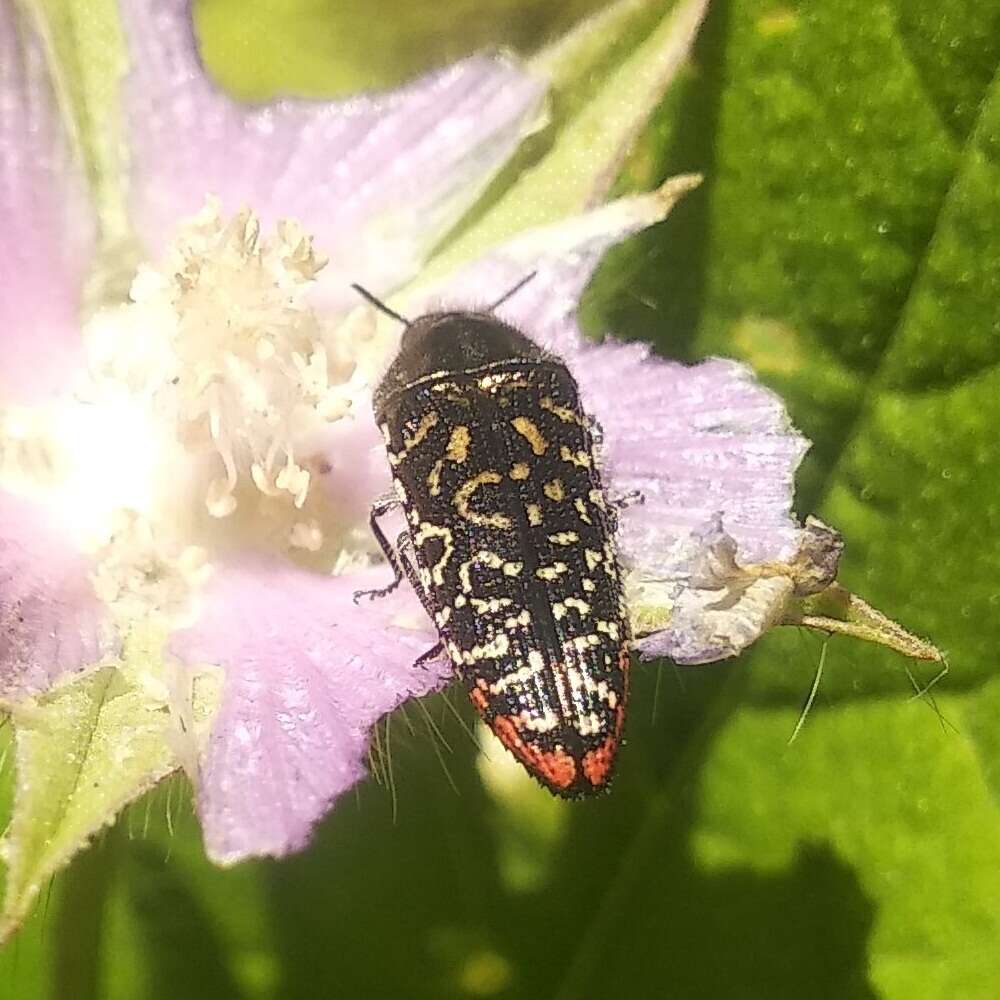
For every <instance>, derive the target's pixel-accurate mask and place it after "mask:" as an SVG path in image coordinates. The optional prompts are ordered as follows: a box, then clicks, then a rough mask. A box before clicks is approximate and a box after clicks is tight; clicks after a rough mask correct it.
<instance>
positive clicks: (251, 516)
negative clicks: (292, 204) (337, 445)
mask: <svg viewBox="0 0 1000 1000" xmlns="http://www.w3.org/2000/svg"><path fill="white" fill-rule="evenodd" d="M325 263H326V262H325V260H324V259H323V258H321V257H320V256H318V255H317V253H316V252H315V250H314V248H313V245H312V240H311V238H310V237H309V236H307V235H306V234H305V233H304V232H303V230H302V229H301V227H300V226H299V225H298V224H297V223H295V222H291V221H287V220H286V221H281V222H279V223H278V224H277V226H276V227H275V230H274V232H273V234H270V235H266V236H265V235H262V234H261V227H260V223H259V221H258V219H257V218H256V216H254V214H253V213H252V212H250V211H249V210H244V211H242V212H240V213H239V214H238V215H236V216H235V217H233V218H231V219H228V220H226V219H223V218H222V217H221V216H220V213H219V206H218V203H217V202H216V201H215V200H214V199H210V200H209V201H208V203H207V204H206V207H205V208H204V209H203V210H202V211H201V212H200V213H199V214H198V215H197V216H195V217H194V218H193V219H191V220H189V221H187V222H186V223H184V224H182V226H181V227H180V228H179V230H178V235H177V237H176V239H175V241H174V242H173V244H172V245H171V246H170V247H169V249H168V251H167V253H166V255H165V258H164V261H163V263H162V264H161V265H160V266H158V267H153V266H150V265H142V266H140V268H139V269H138V272H137V274H136V277H135V279H134V280H133V282H132V286H131V290H130V295H129V301H128V302H127V303H125V304H124V305H117V306H109V307H106V308H104V309H102V310H100V311H98V312H97V313H96V314H95V315H94V317H93V318H92V319H91V320H90V321H89V322H88V323H87V325H86V326H85V328H84V331H83V337H84V342H85V345H86V349H87V357H88V370H87V372H85V373H81V376H80V378H79V380H78V383H77V384H76V385H75V386H74V389H73V392H72V394H68V395H67V396H65V397H62V398H59V399H55V400H51V401H49V402H48V403H47V404H45V405H43V406H40V407H37V408H33V409H30V410H29V409H25V408H21V409H17V410H14V409H12V408H11V409H7V410H0V487H3V488H5V489H11V490H14V491H16V492H20V493H29V494H30V495H33V496H36V497H37V498H38V499H39V500H40V501H41V502H45V503H47V504H50V505H52V506H54V508H55V513H56V515H57V517H58V518H59V520H60V521H61V522H62V523H63V524H64V525H65V526H66V527H67V528H68V529H70V531H71V532H72V534H73V536H74V538H75V540H76V541H77V543H78V544H79V545H80V546H81V547H82V548H83V549H84V550H86V551H89V552H91V553H93V554H94V555H95V556H96V558H97V569H96V570H95V573H94V580H95V586H96V589H97V591H98V593H99V594H100V596H101V597H102V598H103V599H105V600H106V601H107V602H108V603H109V604H111V605H112V606H116V607H119V609H120V608H121V607H122V606H123V604H124V603H127V602H128V601H132V602H135V601H138V602H139V603H140V604H144V605H146V606H147V607H153V608H158V609H160V610H164V611H167V612H168V613H170V614H171V615H173V614H175V613H179V609H180V608H181V606H182V605H183V604H184V600H183V595H184V594H185V593H187V592H189V591H191V590H192V589H196V587H197V584H198V583H199V582H200V580H201V579H202V578H203V577H204V573H203V567H204V565H205V562H206V553H207V554H208V558H211V557H212V556H213V555H215V554H218V553H219V552H221V551H224V550H226V549H233V550H237V549H246V548H250V549H257V550H265V551H269V552H271V553H280V554H281V555H282V556H285V557H288V556H291V557H292V558H296V559H298V560H299V561H304V562H307V563H308V562H310V560H311V561H312V562H311V564H313V565H317V566H323V567H324V568H330V567H333V566H334V565H335V564H336V562H337V560H338V558H342V557H343V554H344V552H345V551H348V552H349V553H351V552H353V553H355V554H356V553H357V552H358V550H359V548H364V545H363V544H362V545H360V546H359V543H358V539H359V537H360V535H359V533H358V531H357V529H358V528H359V527H360V522H361V518H360V516H359V514H360V511H359V510H358V509H355V510H352V511H351V512H350V514H347V512H345V511H344V510H338V509H337V507H336V504H335V503H332V502H331V497H330V496H329V495H324V491H323V490H318V489H317V488H316V479H317V476H318V475H320V474H322V473H324V472H326V471H329V468H330V463H329V458H330V448H331V441H333V440H339V441H341V442H342V443H343V441H344V440H345V438H347V437H349V436H350V435H349V434H344V433H343V432H342V433H341V434H340V435H339V437H336V436H335V437H334V438H331V432H332V430H333V428H334V425H336V424H338V423H344V422H345V418H346V422H347V423H348V424H349V425H355V426H357V427H358V428H359V433H360V436H361V437H362V438H364V437H365V431H364V430H363V429H361V428H362V426H363V424H359V423H357V422H356V418H355V417H354V414H355V413H357V414H358V416H359V417H360V421H362V422H364V424H367V422H368V421H369V419H370V418H369V417H368V402H369V399H370V393H369V383H370V379H371V376H372V373H373V372H374V371H376V370H377V368H378V366H379V364H380V363H381V357H382V353H383V350H382V345H381V344H380V342H379V341H378V340H377V339H376V336H375V324H374V322H371V321H370V318H371V314H370V313H369V312H368V311H367V310H365V311H363V312H359V313H358V314H357V315H356V316H354V317H353V318H349V319H348V320H347V321H345V322H341V323H339V324H337V325H334V324H333V323H330V322H327V321H326V320H325V319H324V318H322V317H320V316H319V315H318V314H317V313H316V312H315V310H314V309H313V308H312V307H311V305H310V304H309V302H308V297H309V293H310V292H311V290H312V289H313V287H314V285H315V280H316V276H317V274H318V273H319V272H320V271H321V269H322V268H323V267H324V265H325ZM131 610H133V611H134V610H136V609H134V608H133V609H131Z"/></svg>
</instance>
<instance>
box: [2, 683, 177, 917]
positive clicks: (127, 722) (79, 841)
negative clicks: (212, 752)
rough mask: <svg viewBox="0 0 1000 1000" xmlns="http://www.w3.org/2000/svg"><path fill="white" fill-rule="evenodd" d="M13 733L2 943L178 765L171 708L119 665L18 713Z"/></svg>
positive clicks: (4, 846)
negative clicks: (91, 845) (56, 878)
mask: <svg viewBox="0 0 1000 1000" xmlns="http://www.w3.org/2000/svg"><path fill="white" fill-rule="evenodd" d="M15 725H16V727H17V735H16V741H15V746H16V767H17V793H16V797H15V802H14V811H13V818H12V821H11V824H10V829H9V830H8V832H7V835H6V837H5V838H4V842H3V857H4V860H5V862H6V864H7V886H6V896H5V899H4V907H3V914H2V922H0V936H2V937H7V936H9V935H10V934H11V933H12V932H13V931H14V930H16V929H17V927H18V926H19V925H20V923H21V922H22V921H23V919H24V917H25V916H26V914H27V913H28V912H29V910H30V908H31V906H32V905H33V903H34V901H35V899H36V898H37V896H38V893H39V892H40V891H41V889H42V887H43V886H44V885H45V883H46V882H47V881H48V879H49V878H50V877H51V876H52V875H53V874H54V873H55V872H56V871H58V870H59V869H60V868H61V867H63V865H65V864H66V862H67V861H68V860H69V859H70V858H71V857H72V856H73V855H74V854H75V853H76V852H77V851H78V850H79V849H80V848H81V847H82V846H83V845H84V844H85V843H87V841H88V840H89V839H90V837H92V836H93V834H94V833H96V832H97V831H98V830H100V829H101V828H102V827H103V826H105V825H106V824H107V823H109V822H111V821H113V819H114V817H115V816H116V815H117V814H118V811H119V810H120V809H121V808H122V806H124V805H125V804H126V803H127V802H130V801H131V800H132V799H134V798H135V797H136V796H138V795H140V794H141V793H142V792H144V791H146V790H147V789H149V788H151V787H152V786H153V785H154V784H155V783H156V782H157V781H159V780H160V778H162V777H163V776H164V775H166V774H168V773H169V772H170V771H172V770H173V769H174V767H176V762H175V760H174V756H173V754H172V753H171V751H170V749H169V747H168V745H167V739H166V737H167V732H168V727H169V716H168V713H167V711H166V710H165V708H164V706H163V705H162V704H161V703H157V702H153V701H151V700H150V699H149V698H148V696H147V695H145V693H144V692H142V691H141V690H140V689H138V688H136V687H134V686H131V685H130V684H129V683H128V682H127V681H126V680H125V678H124V677H123V675H122V674H121V673H120V672H119V671H118V670H117V669H116V668H114V667H110V666H109V667H102V668H101V669H99V670H98V671H97V672H96V673H94V674H92V675H91V676H90V677H87V678H86V679H85V680H82V681H78V682H76V683H74V684H71V685H69V686H68V687H65V688H62V689H61V690H59V691H57V692H55V693H53V694H51V695H47V696H46V697H45V698H42V699H39V701H38V703H37V705H30V706H25V707H24V708H23V709H19V710H18V711H17V712H16V714H15Z"/></svg>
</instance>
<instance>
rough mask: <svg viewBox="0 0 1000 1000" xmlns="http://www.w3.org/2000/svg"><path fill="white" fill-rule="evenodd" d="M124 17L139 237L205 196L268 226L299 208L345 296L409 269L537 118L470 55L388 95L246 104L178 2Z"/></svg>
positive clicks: (521, 96)
mask: <svg viewBox="0 0 1000 1000" xmlns="http://www.w3.org/2000/svg"><path fill="white" fill-rule="evenodd" d="M125 14H126V18H125V20H126V25H127V28H128V37H129V41H130V51H131V57H132V71H131V73H130V75H129V77H128V79H127V81H126V105H127V112H128V119H129V128H130V132H131V145H132V156H133V162H132V199H133V216H134V218H133V221H134V224H135V226H136V229H137V230H138V232H139V233H140V234H141V235H142V236H143V237H145V238H146V239H147V240H148V241H149V242H151V243H152V244H153V245H154V248H158V247H160V246H162V244H163V242H164V240H165V238H166V236H167V235H168V234H169V233H170V231H171V230H172V228H173V226H174V225H175V224H176V221H177V219H179V218H184V217H185V216H189V215H191V214H193V213H194V212H196V211H197V210H198V209H199V208H200V207H201V205H202V203H203V201H204V198H205V195H206V193H207V192H211V193H214V194H216V195H218V196H219V197H220V198H221V200H222V204H223V208H224V209H225V210H226V211H230V212H232V211H235V210H237V209H239V208H240V207H241V206H242V205H243V204H249V205H251V206H252V207H253V209H254V211H255V212H257V214H258V215H259V216H260V217H261V219H262V221H263V223H264V225H265V226H270V225H272V224H273V223H274V222H275V221H277V219H279V218H288V217H291V218H297V219H299V220H300V221H302V222H304V223H306V224H307V225H308V227H309V230H310V232H311V233H312V234H313V235H314V236H315V237H316V244H317V246H318V247H319V248H320V249H321V250H322V252H323V253H324V254H327V255H328V256H330V258H331V261H332V263H333V265H334V266H333V267H331V268H329V269H328V271H327V272H326V273H327V274H331V275H337V276H338V279H337V280H338V281H339V282H340V283H341V285H342V290H341V289H340V288H338V289H337V292H339V293H340V294H342V295H343V296H344V298H343V300H342V301H343V302H350V301H353V297H352V296H351V293H350V292H349V289H348V288H347V283H348V280H355V281H360V282H364V283H366V284H368V285H369V286H370V287H372V288H374V289H376V290H380V289H386V288H389V287H392V286H394V285H396V284H399V283H400V282H401V281H403V280H404V279H405V278H407V277H408V276H409V275H410V274H412V273H413V271H414V270H415V268H416V266H417V265H418V263H419V261H420V258H421V257H422V255H423V254H424V253H425V252H426V251H427V250H428V249H429V248H430V247H431V246H432V245H433V244H434V243H435V242H436V241H437V240H438V239H440V237H441V236H442V235H443V234H444V232H445V231H446V230H447V229H448V228H449V227H450V226H451V225H452V224H453V223H454V222H455V221H456V220H457V219H458V218H459V216H460V215H461V214H462V213H463V212H464V211H465V209H466V208H468V207H469V205H470V204H471V203H472V201H473V200H474V199H475V197H476V195H477V194H478V193H479V192H480V191H481V190H482V189H483V187H484V186H485V184H486V183H487V181H488V180H489V179H490V177H491V176H492V175H493V174H494V173H495V171H496V170H497V169H498V168H499V167H500V166H501V165H502V164H503V162H504V161H505V160H506V158H507V157H508V156H509V155H510V153H511V152H512V150H513V149H514V148H515V147H516V146H517V144H518V142H519V141H520V140H521V138H522V137H523V136H524V134H525V131H526V130H527V129H528V128H529V127H530V126H531V125H532V123H533V121H534V119H535V117H536V115H537V112H538V108H539V103H540V99H541V93H542V90H543V88H542V86H541V84H540V83H538V82H536V81H534V80H532V79H531V78H529V77H527V76H526V75H524V74H523V73H521V72H520V71H518V70H517V69H515V68H514V67H513V66H512V65H510V64H509V63H507V62H506V61H504V60H502V59H499V58H488V57H483V56H480V57H474V58H471V59H467V60H465V61H464V62H461V63H458V64H457V65H455V66H451V67H449V68H447V69H444V70H442V71H440V72H437V73H434V74H431V75H430V76H427V77H425V78H423V79H422V80H420V81H418V82H417V83H415V84H413V85H411V86H409V87H406V88H404V89H402V90H398V91H395V92H393V93H390V94H386V95H384V96H374V97H368V96H361V97H354V98H351V99H349V100H345V101H341V102H330V101H324V102H309V101H301V100H296V101H292V100H282V101H275V102H273V103H269V104H265V105H260V106H257V107H253V108H250V107H247V106H246V105H241V104H239V103H238V102H236V101H233V100H231V99H230V98H228V97H226V96H225V95H224V94H222V93H221V92H220V91H219V90H218V89H217V88H216V87H215V86H214V85H213V84H212V83H211V82H210V81H209V80H208V78H207V77H206V75H205V71H204V69H203V67H202V65H201V62H200V60H199V57H198V53H197V47H196V41H195V36H194V31H193V27H192V23H191V17H190V2H189V0H126V3H125ZM345 275H347V276H349V279H347V280H345V277H344V276H345ZM332 294H333V290H331V295H332Z"/></svg>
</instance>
